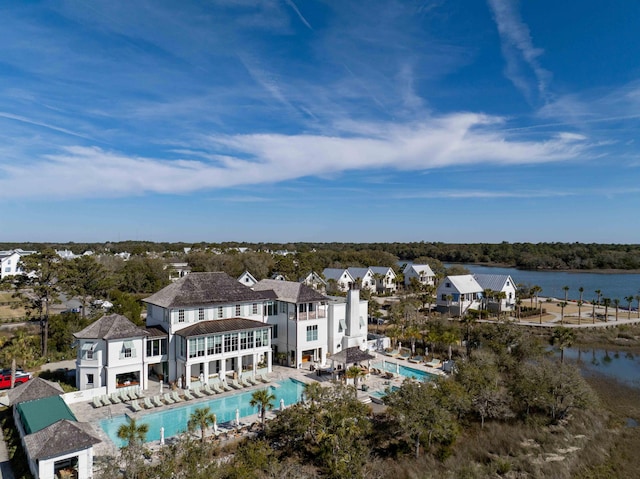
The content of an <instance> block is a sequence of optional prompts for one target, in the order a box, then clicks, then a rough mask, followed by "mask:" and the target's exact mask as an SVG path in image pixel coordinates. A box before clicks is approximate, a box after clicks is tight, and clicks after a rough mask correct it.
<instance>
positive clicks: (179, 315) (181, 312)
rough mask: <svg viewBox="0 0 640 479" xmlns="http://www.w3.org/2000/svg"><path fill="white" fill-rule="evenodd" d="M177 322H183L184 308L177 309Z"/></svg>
mask: <svg viewBox="0 0 640 479" xmlns="http://www.w3.org/2000/svg"><path fill="white" fill-rule="evenodd" d="M178 322H179V323H184V309H179V310H178Z"/></svg>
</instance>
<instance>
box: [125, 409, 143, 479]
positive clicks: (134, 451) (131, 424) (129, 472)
mask: <svg viewBox="0 0 640 479" xmlns="http://www.w3.org/2000/svg"><path fill="white" fill-rule="evenodd" d="M148 432H149V425H148V424H138V423H137V422H136V420H135V419H134V418H132V417H129V421H128V422H127V423H125V424H122V425H121V426H120V427H119V428H118V432H117V435H118V438H120V439H122V440H123V441H125V442H126V445H125V446H124V447H122V452H123V457H124V461H125V463H126V469H125V477H136V475H137V469H138V467H137V461H138V459H139V457H140V448H141V447H142V444H143V443H144V441H145V439H146V437H147V433H148Z"/></svg>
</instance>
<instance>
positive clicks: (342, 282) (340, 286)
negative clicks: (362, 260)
mask: <svg viewBox="0 0 640 479" xmlns="http://www.w3.org/2000/svg"><path fill="white" fill-rule="evenodd" d="M322 276H324V278H325V279H326V280H327V291H341V292H343V293H344V292H345V291H349V289H350V288H351V286H353V285H354V284H355V282H356V280H355V278H354V277H353V276H351V274H350V273H349V271H348V270H346V269H344V268H325V269H324V270H323V271H322Z"/></svg>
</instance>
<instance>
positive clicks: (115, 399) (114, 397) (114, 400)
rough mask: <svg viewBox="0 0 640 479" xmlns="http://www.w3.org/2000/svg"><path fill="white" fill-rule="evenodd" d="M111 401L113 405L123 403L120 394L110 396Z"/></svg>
mask: <svg viewBox="0 0 640 479" xmlns="http://www.w3.org/2000/svg"><path fill="white" fill-rule="evenodd" d="M109 401H111V404H120V403H121V402H122V399H120V396H119V395H118V394H116V393H113V394H110V395H109Z"/></svg>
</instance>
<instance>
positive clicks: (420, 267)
mask: <svg viewBox="0 0 640 479" xmlns="http://www.w3.org/2000/svg"><path fill="white" fill-rule="evenodd" d="M410 270H414V271H415V272H416V274H417V275H418V276H420V274H424V275H425V276H435V275H436V274H435V273H434V272H433V270H432V269H431V266H429V265H428V264H410V265H407V267H406V268H405V269H404V273H405V274H406V273H407V271H410Z"/></svg>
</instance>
